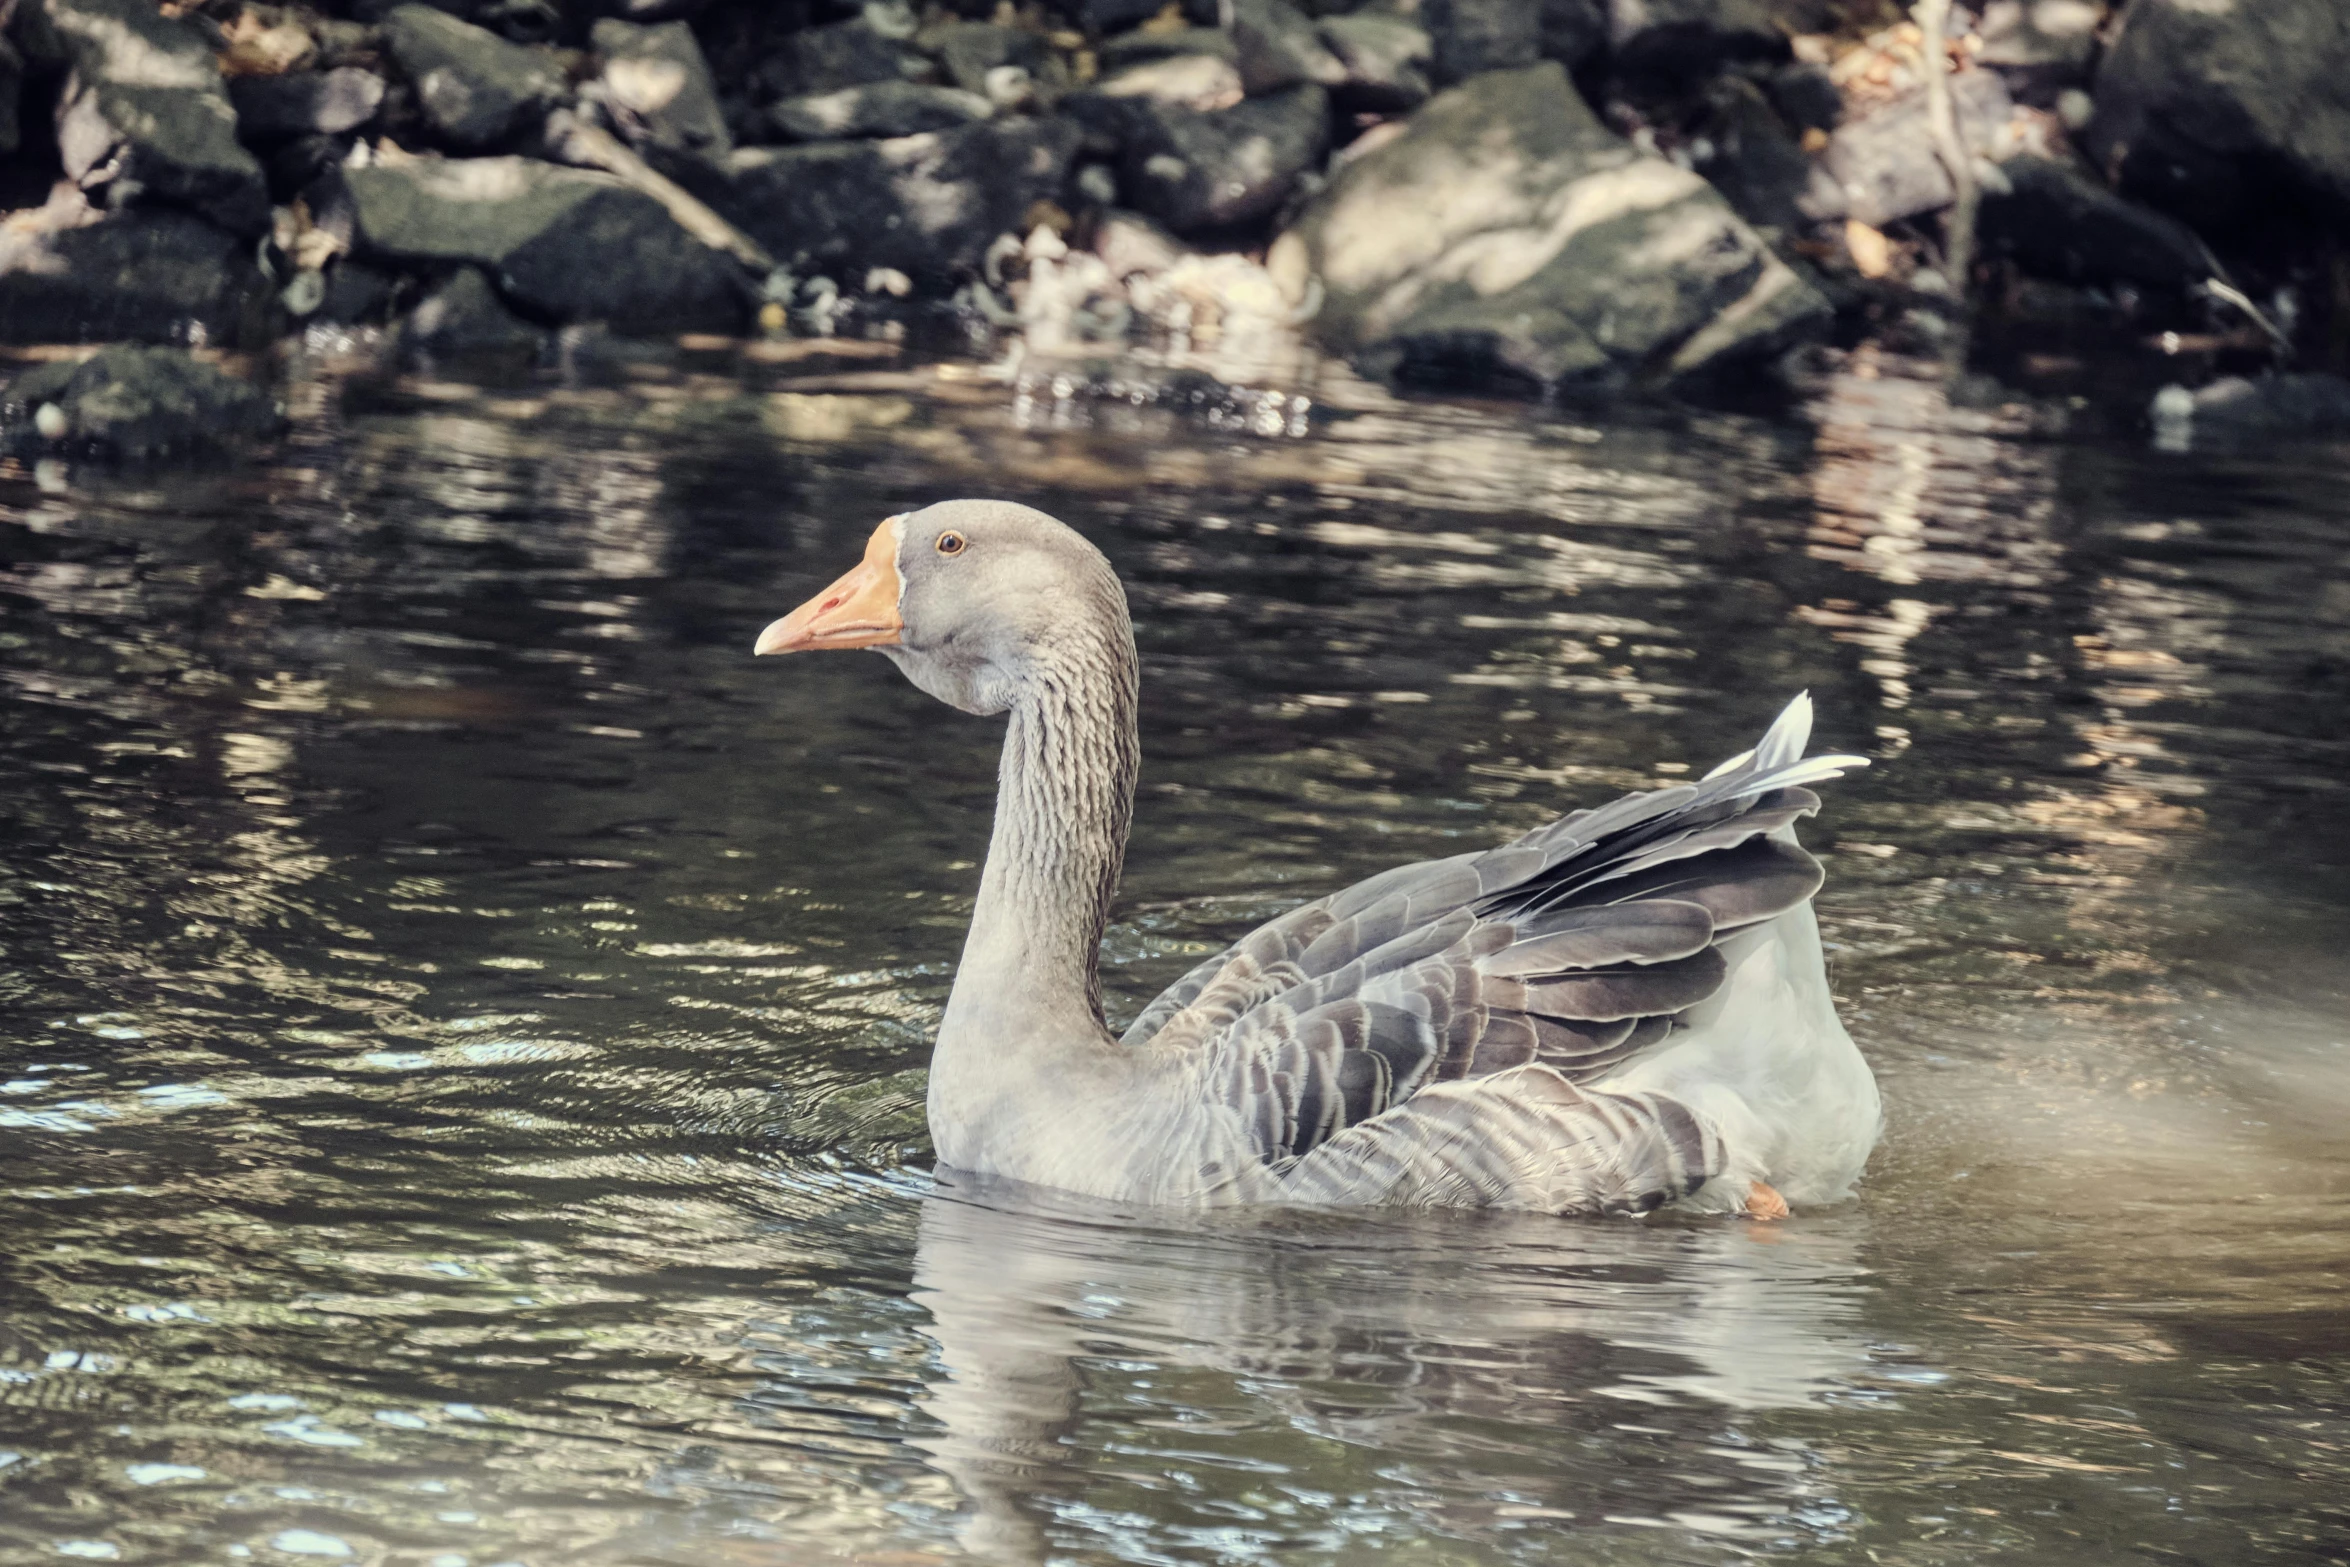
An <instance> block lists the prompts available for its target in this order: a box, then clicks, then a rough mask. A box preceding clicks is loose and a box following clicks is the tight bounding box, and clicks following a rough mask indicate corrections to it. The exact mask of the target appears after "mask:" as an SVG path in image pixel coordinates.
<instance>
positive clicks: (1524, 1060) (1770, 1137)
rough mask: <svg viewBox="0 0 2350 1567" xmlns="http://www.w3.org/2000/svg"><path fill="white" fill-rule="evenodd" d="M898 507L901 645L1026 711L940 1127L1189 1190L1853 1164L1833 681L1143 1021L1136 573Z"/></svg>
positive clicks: (988, 511)
mask: <svg viewBox="0 0 2350 1567" xmlns="http://www.w3.org/2000/svg"><path fill="white" fill-rule="evenodd" d="M889 526H890V527H893V528H895V529H896V530H897V543H896V559H897V562H898V570H899V574H900V579H901V588H900V608H901V610H902V618H903V620H904V632H903V637H902V640H901V641H900V642H898V643H896V644H893V645H888V646H884V647H883V648H882V649H881V651H883V652H885V653H888V654H889V655H890V656H891V658H892V659H893V660H894V661H895V662H896V663H897V664H898V665H899V667H900V668H901V669H903V670H904V671H905V672H906V673H907V675H908V676H909V678H911V679H913V680H914V681H915V682H916V683H917V684H919V685H920V686H922V688H923V689H925V690H927V691H930V692H931V693H932V694H934V695H937V696H939V697H941V698H942V699H944V700H946V701H949V702H951V703H953V704H954V705H956V706H958V707H962V708H965V709H966V710H968V711H973V712H1000V711H1005V710H1009V712H1010V713H1011V728H1010V732H1009V734H1008V735H1007V737H1006V741H1005V747H1004V755H1003V763H1002V782H1001V792H1000V796H999V801H998V806H997V819H996V827H995V836H994V841H993V843H992V844H991V846H990V850H989V856H988V863H987V869H986V872H985V873H984V875H983V877H982V880H981V886H980V895H979V901H978V906H977V908H976V909H975V911H974V915H973V919H972V928H971V934H970V938H969V940H968V942H967V944H966V947H965V951H964V960H963V965H962V968H961V970H960V971H959V972H958V975H957V978H956V984H955V990H954V994H953V996H952V997H951V998H950V1001H949V1004H948V1009H947V1016H946V1019H945V1021H944V1022H943V1024H942V1025H941V1028H940V1031H939V1040H938V1047H937V1052H936V1055H935V1057H934V1061H933V1069H932V1080H931V1094H930V1108H931V1123H932V1130H933V1135H934V1137H935V1138H936V1140H937V1142H938V1146H939V1152H940V1156H941V1158H942V1160H944V1161H946V1162H948V1163H950V1164H955V1165H958V1166H961V1167H964V1168H967V1169H971V1170H974V1171H978V1172H980V1173H988V1174H997V1175H1009V1176H1014V1177H1017V1178H1020V1179H1024V1180H1031V1181H1036V1182H1040V1183H1043V1184H1057V1185H1063V1186H1069V1187H1072V1188H1075V1189H1079V1190H1083V1191H1088V1192H1093V1193H1095V1194H1098V1195H1104V1196H1115V1197H1129V1198H1141V1199H1145V1200H1152V1201H1173V1202H1190V1203H1198V1202H1262V1201H1288V1202H1313V1203H1345V1204H1373V1203H1407V1204H1412V1205H1419V1206H1485V1205H1498V1206H1508V1207H1520V1208H1539V1209H1546V1210H1549V1211H1553V1212H1578V1213H1646V1212H1650V1211H1652V1210H1654V1209H1655V1208H1657V1207H1659V1206H1662V1205H1665V1204H1668V1203H1674V1202H1679V1201H1683V1200H1685V1199H1689V1200H1694V1199H1696V1198H1697V1197H1698V1196H1699V1195H1700V1194H1708V1193H1723V1194H1724V1195H1723V1196H1721V1197H1720V1198H1715V1197H1711V1196H1709V1197H1708V1198H1707V1201H1708V1202H1710V1203H1712V1204H1713V1205H1715V1206H1734V1205H1736V1204H1738V1203H1741V1202H1743V1201H1744V1195H1743V1186H1744V1183H1747V1182H1753V1181H1761V1180H1763V1179H1765V1178H1766V1177H1768V1176H1769V1175H1770V1174H1771V1173H1772V1171H1773V1170H1774V1169H1775V1168H1778V1167H1780V1166H1784V1167H1785V1168H1786V1169H1787V1170H1790V1171H1794V1172H1796V1174H1795V1175H1794V1176H1787V1177H1782V1178H1788V1179H1798V1180H1799V1183H1800V1188H1801V1190H1803V1191H1804V1192H1805V1193H1807V1194H1824V1195H1830V1196H1832V1195H1837V1194H1840V1192H1841V1190H1842V1189H1843V1188H1844V1187H1847V1186H1849V1183H1850V1180H1851V1178H1852V1176H1853V1175H1855V1174H1857V1172H1858V1169H1859V1163H1858V1160H1859V1158H1861V1157H1865V1155H1866V1152H1867V1149H1868V1146H1869V1144H1871V1143H1872V1142H1873V1141H1874V1139H1875V1135H1876V1116H1877V1108H1876V1092H1875V1087H1874V1084H1873V1081H1871V1080H1870V1078H1869V1075H1868V1072H1867V1068H1866V1066H1865V1064H1863V1063H1862V1062H1861V1061H1860V1059H1859V1057H1858V1055H1857V1053H1855V1052H1853V1050H1852V1046H1851V1042H1850V1041H1849V1039H1847V1038H1845V1037H1844V1034H1843V1030H1842V1029H1841V1027H1840V1026H1838V1025H1837V1023H1836V1020H1835V1016H1834V1012H1833V1010H1832V1007H1831V1006H1830V1005H1829V1003H1828V1000H1827V996H1826V989H1825V985H1824V982H1823V981H1822V977H1821V975H1820V973H1819V962H1818V957H1817V938H1816V935H1814V934H1813V932H1812V925H1811V919H1810V913H1809V908H1808V905H1809V900H1810V899H1811V896H1812V894H1813V893H1814V892H1815V891H1817V890H1818V888H1819V886H1820V883H1821V880H1822V874H1823V873H1822V871H1821V868H1820V865H1819V862H1818V861H1817V860H1815V859H1814V858H1812V856H1810V855H1809V854H1807V853H1805V852H1804V850H1803V849H1802V848H1801V846H1800V845H1799V844H1798V843H1797V842H1796V840H1795V832H1794V826H1795V823H1796V822H1797V821H1799V820H1801V819H1802V818H1804V817H1806V816H1809V815H1811V814H1813V813H1814V812H1815V811H1817V810H1818V808H1819V799H1818V797H1817V796H1816V795H1815V794H1813V793H1812V792H1811V790H1810V789H1809V788H1808V787H1806V786H1807V785H1809V784H1813V783H1818V782H1821V781H1823V780H1826V779H1829V778H1834V777H1836V776H1838V775H1839V774H1840V773H1841V772H1843V771H1844V770H1845V769H1847V768H1851V767H1857V766H1864V765H1866V764H1865V763H1864V762H1863V761H1862V760H1861V759H1860V758H1857V757H1850V756H1822V757H1813V758H1810V759H1808V760H1806V759H1804V758H1803V756H1802V749H1803V745H1804V741H1805V738H1806V736H1807V734H1808V732H1809V728H1810V705H1809V703H1808V701H1806V700H1805V699H1803V698H1800V697H1799V698H1797V699H1796V700H1795V701H1794V702H1793V703H1790V704H1789V706H1788V708H1787V710H1786V711H1785V712H1784V713H1782V714H1781V715H1780V717H1779V719H1778V721H1777V722H1776V723H1774V724H1773V725H1772V727H1771V729H1770V732H1769V733H1768V734H1766V735H1765V736H1764V738H1763V740H1762V742H1761V743H1760V744H1758V745H1757V746H1756V747H1755V748H1754V750H1753V751H1751V752H1749V753H1746V754H1745V755H1743V756H1741V757H1738V758H1735V759H1733V760H1732V761H1731V762H1729V763H1726V764H1724V765H1723V766H1722V767H1720V768H1717V769H1715V770H1714V772H1712V773H1711V774H1708V775H1707V776H1706V777H1705V778H1703V779H1700V780H1698V781H1696V782H1694V783H1689V784H1681V785H1676V786H1674V787H1672V788H1668V789H1660V790H1655V791H1651V792H1648V793H1645V794H1636V795H1628V796H1626V797H1624V798H1622V799H1620V800H1616V801H1613V802H1610V803H1608V804H1606V805H1602V806H1600V807H1598V808H1596V809H1594V810H1589V811H1579V812H1576V813H1574V814H1573V815H1570V816H1567V817H1565V818H1562V819H1561V820H1559V821H1557V822H1553V823H1551V824H1549V825H1547V826H1544V827H1541V828H1538V829H1536V830H1535V831H1533V832H1530V833H1527V834H1526V835H1524V836H1523V837H1520V838H1518V839H1517V840H1515V841H1514V842H1511V843H1507V844H1503V845H1500V846H1498V847H1496V848H1493V849H1489V850H1486V851H1483V852H1481V853H1470V854H1462V855H1456V856H1453V857H1452V858H1449V859H1444V860H1436V861H1430V862H1427V863H1425V864H1419V865H1408V866H1399V867H1397V868H1396V869H1394V870H1391V871H1388V872H1385V873H1383V874H1381V875H1378V876H1374V877H1371V878H1370V879H1369V880H1367V881H1364V882H1361V883H1358V884H1357V885H1355V886H1353V887H1349V888H1346V889H1343V890H1341V891H1338V892H1334V893H1332V894H1330V895H1329V896H1328V897H1325V898H1321V899H1318V900H1316V901H1314V902H1311V903H1307V904H1305V905H1303V906H1301V907H1299V908H1295V909H1292V910H1290V911H1289V912H1288V913H1286V914H1284V915H1282V916H1280V917H1279V918H1278V919H1275V920H1272V921H1270V922H1268V923H1267V924H1265V925H1264V926H1262V927H1260V928H1259V929H1257V930H1255V931H1252V932H1251V933H1249V934H1248V935H1246V936H1244V937H1242V938H1241V939H1240V940H1239V941H1237V942H1235V943H1234V944H1233V945H1232V946H1231V947H1230V948H1228V949H1226V950H1225V951H1224V952H1222V953H1220V954H1218V955H1217V956H1216V957H1214V958H1211V959H1209V960H1208V961H1207V962H1205V963H1202V964H1200V965H1199V966H1198V967H1196V968H1194V969H1193V970H1192V971H1191V972H1190V973H1189V974H1187V975H1185V976H1184V977H1183V978H1182V979H1181V980H1179V981H1178V982H1177V983H1176V984H1174V985H1173V986H1171V987H1169V988H1168V990H1167V991H1166V992H1165V993H1164V994H1163V995H1161V996H1160V997H1159V998H1158V999H1157V1000H1155V1001H1154V1002H1152V1003H1151V1004H1150V1005H1149V1006H1148V1007H1146V1008H1144V1009H1143V1011H1142V1013H1141V1014H1140V1015H1139V1016H1138V1017H1137V1018H1136V1019H1135V1020H1134V1022H1133V1023H1132V1024H1131V1025H1130V1026H1129V1027H1128V1028H1127V1030H1126V1032H1125V1035H1124V1037H1123V1039H1121V1040H1119V1041H1116V1042H1113V1041H1111V1040H1110V1038H1109V1037H1108V1034H1107V1031H1106V1029H1105V1028H1104V1027H1103V1025H1102V1022H1101V1008H1100V1001H1099V989H1098V979H1097V976H1096V971H1095V954H1096V952H1097V950H1098V944H1099V939H1100V936H1101V932H1102V929H1103V926H1104V922H1105V921H1106V919H1107V917H1108V911H1109V900H1110V897H1111V895H1112V893H1113V891H1114V889H1115V886H1116V881H1117V875H1118V867H1119V861H1120V858H1121V856H1122V853H1123V849H1124V844H1125V837H1126V828H1127V821H1128V815H1129V812H1130V809H1131V800H1132V793H1133V786H1134V777H1135V768H1136V754H1135V744H1134V723H1135V721H1134V712H1135V697H1134V692H1135V662H1134V652H1133V641H1132V635H1131V632H1130V631H1129V629H1128V625H1127V619H1126V614H1125V605H1124V600H1123V595H1122V594H1121V593H1120V592H1119V589H1118V586H1117V582H1116V579H1115V577H1114V576H1113V575H1111V573H1110V572H1109V569H1108V566H1107V563H1106V562H1104V561H1103V560H1102V558H1101V556H1100V555H1099V554H1098V553H1097V552H1096V551H1094V550H1093V549H1092V547H1091V546H1090V545H1087V544H1086V543H1085V542H1084V541H1083V540H1082V539H1079V538H1078V537H1077V536H1076V535H1075V534H1074V533H1071V532H1070V531H1069V530H1068V529H1066V528H1064V527H1062V526H1061V525H1060V524H1058V523H1056V522H1054V521H1053V520H1052V519H1050V518H1048V517H1044V516H1043V515H1042V514H1041V513H1036V512H1032V511H1028V510H1027V509H1026V508H1022V507H1015V506H1007V505H1004V504H1002V503H995V502H951V503H947V504H945V505H941V506H934V507H931V508H928V509H927V510H925V511H922V512H919V513H915V514H913V515H911V516H908V517H905V518H900V519H895V520H894V521H893V522H892V524H890V525H889ZM878 537H879V536H877V539H878ZM949 543H951V544H952V548H951V549H949V548H948V547H947V546H948V544H949ZM844 580H846V579H844ZM813 602H815V601H812V603H813ZM800 613H806V612H805V611H803V612H800ZM780 624H781V623H779V625H780ZM1684 1036H1686V1041H1687V1042H1686V1043H1683V1038H1684ZM1815 1056H1816V1058H1817V1059H1816V1060H1813V1059H1810V1058H1811V1057H1815ZM1807 1083H1809V1084H1811V1085H1812V1086H1810V1087H1805V1086H1804V1085H1805V1084H1807ZM1807 1096H1808V1097H1807ZM1782 1101H1784V1102H1782ZM1806 1114H1809V1115H1816V1116H1817V1117H1819V1118H1821V1124H1820V1125H1819V1126H1815V1127H1807V1126H1804V1125H1802V1124H1800V1121H1789V1120H1788V1117H1789V1116H1790V1115H1793V1116H1797V1117H1801V1116H1803V1115H1806Z"/></svg>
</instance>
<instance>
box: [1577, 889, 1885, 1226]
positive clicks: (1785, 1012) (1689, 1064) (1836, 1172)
mask: <svg viewBox="0 0 2350 1567" xmlns="http://www.w3.org/2000/svg"><path fill="white" fill-rule="evenodd" d="M1721 950H1722V955H1723V957H1725V958H1727V959H1728V960H1729V964H1730V974H1729V978H1728V979H1727V980H1726V981H1725V982H1724V983H1723V985H1722V988H1721V990H1720V991H1719V992H1717V993H1716V994H1715V995H1714V997H1713V999H1711V1000H1710V1001H1707V1002H1705V1003H1704V1004H1703V1005H1701V1006H1698V1007H1694V1008H1692V1009H1691V1010H1690V1011H1689V1012H1688V1013H1686V1014H1684V1017H1683V1020H1682V1021H1683V1023H1684V1024H1685V1025H1686V1026H1684V1027H1680V1028H1677V1029H1676V1030H1675V1031H1674V1033H1673V1034H1672V1035H1671V1037H1669V1038H1668V1039H1666V1040H1665V1042H1664V1043H1663V1044H1662V1045H1661V1046H1659V1047H1658V1048H1657V1049H1656V1050H1654V1051H1651V1052H1649V1053H1648V1054H1645V1055H1642V1056H1640V1057H1638V1058H1637V1059H1635V1060H1633V1061H1631V1062H1628V1063H1626V1064H1625V1065H1624V1066H1623V1067H1622V1068H1621V1069H1620V1070H1618V1071H1615V1072H1612V1073H1610V1074H1609V1075H1608V1076H1606V1077H1605V1078H1603V1079H1601V1080H1600V1081H1599V1082H1597V1083H1594V1084H1593V1085H1592V1086H1593V1087H1595V1088H1608V1089H1647V1090H1651V1091H1653V1092H1657V1093H1664V1094H1670V1095H1672V1096H1673V1097H1675V1098H1677V1099H1679V1100H1681V1101H1682V1102H1683V1103H1684V1104H1687V1105H1688V1106H1689V1107H1690V1108H1691V1109H1693V1110H1695V1111H1696V1112H1697V1113H1698V1114H1700V1115H1702V1116H1704V1117H1705V1118H1706V1119H1708V1120H1710V1121H1711V1122H1712V1123H1713V1124H1714V1126H1715V1128H1716V1129H1717V1130H1718V1131H1719V1132H1720V1133H1721V1135H1722V1142H1723V1146H1724V1149H1725V1151H1726V1152H1727V1154H1728V1165H1727V1168H1726V1169H1725V1170H1724V1172H1723V1174H1722V1176H1721V1177H1720V1178H1719V1179H1716V1180H1714V1181H1710V1182H1708V1183H1707V1184H1706V1185H1705V1186H1704V1187H1703V1188H1702V1189H1700V1190H1699V1191H1698V1192H1696V1193H1695V1194H1693V1195H1692V1196H1691V1197H1690V1198H1689V1199H1688V1200H1687V1201H1686V1202H1685V1203H1684V1204H1683V1206H1685V1207H1691V1208H1698V1209H1703V1210H1708V1211H1719V1210H1730V1209H1736V1208H1738V1207H1741V1206H1743V1205H1744V1203H1745V1201H1746V1194H1747V1188H1748V1187H1749V1185H1750V1184H1751V1183H1752V1182H1754V1181H1758V1180H1760V1181H1768V1182H1769V1183H1770V1184H1771V1185H1773V1186H1775V1187H1777V1188H1778V1189H1779V1191H1780V1193H1781V1194H1782V1195H1783V1196H1785V1197H1786V1199H1787V1200H1788V1201H1789V1202H1790V1203H1793V1204H1795V1205H1797V1206H1799V1207H1803V1206H1817V1205H1819V1204H1822V1203H1832V1202H1839V1201H1841V1200H1843V1199H1844V1198H1846V1197H1848V1196H1850V1195H1851V1194H1852V1183H1853V1182H1854V1181H1855V1180H1857V1179H1859V1177H1860V1172H1861V1167H1862V1166H1863V1165H1864V1164H1866V1163H1867V1162H1868V1157H1869V1150H1870V1149H1872V1148H1874V1147H1875V1146H1876V1143H1877V1134H1878V1132H1879V1131H1880V1130H1881V1129H1882V1127H1883V1125H1884V1112H1883V1109H1882V1107H1881V1106H1880V1104H1879V1102H1878V1098H1877V1080H1876V1077H1875V1075H1874V1074H1873V1073H1871V1072H1870V1071H1869V1065H1868V1062H1867V1061H1865V1060H1863V1059H1862V1057H1861V1053H1860V1050H1859V1048H1858V1047H1857V1046H1855V1045H1854V1044H1853V1042H1852V1036H1851V1035H1849V1034H1847V1033H1845V1032H1844V1024H1843V1023H1842V1021H1841V1020H1839V1019H1838V1018H1837V1016H1836V1006H1835V1002H1834V1001H1833V999H1832V998H1831V997H1830V996H1829V994H1828V975H1827V968H1826V964H1825V962H1824V959H1823V955H1822V953H1821V951H1820V932H1819V923H1818V921H1817V920H1816V919H1814V918H1813V916H1812V911H1811V905H1809V904H1808V903H1807V904H1804V905H1803V906H1801V907H1799V908H1794V909H1790V910H1788V911H1787V912H1786V913H1785V914H1782V915H1780V916H1779V917H1778V918H1776V919H1773V920H1768V921H1765V922H1764V923H1763V924H1760V925H1757V926H1755V927H1754V928H1752V929H1751V930H1744V931H1740V932H1739V933H1738V934H1736V935H1734V936H1730V937H1728V938H1726V939H1725V940H1724V941H1723V942H1722V947H1721Z"/></svg>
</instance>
